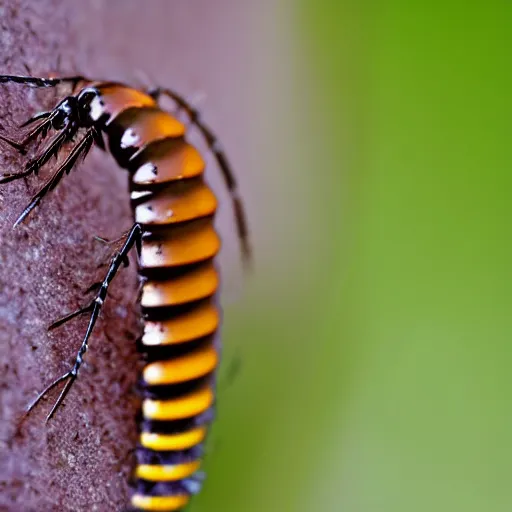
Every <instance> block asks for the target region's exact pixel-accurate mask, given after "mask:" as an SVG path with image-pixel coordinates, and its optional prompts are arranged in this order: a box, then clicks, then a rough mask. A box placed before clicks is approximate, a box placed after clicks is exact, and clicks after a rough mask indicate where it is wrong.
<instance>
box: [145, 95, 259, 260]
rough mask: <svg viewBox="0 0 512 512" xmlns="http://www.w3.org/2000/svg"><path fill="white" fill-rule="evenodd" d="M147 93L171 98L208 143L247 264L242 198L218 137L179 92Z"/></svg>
mask: <svg viewBox="0 0 512 512" xmlns="http://www.w3.org/2000/svg"><path fill="white" fill-rule="evenodd" d="M148 94H149V95H150V96H152V97H153V98H154V99H155V100H156V101H158V99H159V98H160V96H162V95H165V96H167V97H168V98H170V99H171V100H173V101H174V102H175V103H176V104H177V105H178V106H179V107H180V108H181V109H183V110H184V111H185V112H186V113H187V115H188V117H189V119H190V123H191V124H192V125H193V126H195V127H196V128H197V129H198V130H199V132H200V133H201V135H202V136H203V138H204V140H205V141H206V144H207V145H208V147H209V149H210V151H212V153H213V155H214V157H215V160H216V161H217V164H218V166H219V168H220V170H221V173H222V175H223V177H224V182H225V184H226V188H227V189H228V192H229V194H230V196H231V201H232V204H233V211H234V213H235V221H236V225H237V231H238V238H239V240H240V245H241V249H242V255H243V258H244V262H245V263H246V264H247V265H248V264H249V263H250V260H251V253H252V251H251V247H250V245H249V233H248V229H247V220H246V214H245V209H244V206H243V203H242V200H241V199H240V197H239V195H238V187H237V183H236V179H235V176H234V173H233V171H232V168H231V164H230V163H229V161H228V158H227V156H226V153H225V152H224V150H223V149H222V147H221V145H220V143H219V139H218V137H217V136H216V135H215V134H214V133H213V131H212V130H211V129H210V128H209V127H208V126H207V125H206V124H205V123H204V122H203V121H202V119H201V115H200V113H199V111H198V110H197V109H196V108H195V107H194V106H193V105H191V104H190V102H188V101H187V100H186V99H185V98H183V96H181V95H180V94H178V93H176V92H174V91H172V90H170V89H164V88H160V87H157V88H155V89H152V90H150V91H149V92H148Z"/></svg>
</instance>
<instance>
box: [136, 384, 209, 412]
mask: <svg viewBox="0 0 512 512" xmlns="http://www.w3.org/2000/svg"><path fill="white" fill-rule="evenodd" d="M213 400H214V396H213V391H212V390H211V388H210V387H209V386H207V387H204V388H201V389H199V390H197V391H194V392H192V393H189V394H187V395H184V396H181V397H180V398H173V399H171V400H152V399H149V398H147V399H145V400H144V401H143V402H142V414H143V416H144V418H146V419H148V420H163V421H164V420H165V421H172V420H181V419H185V418H190V417H192V416H196V415H198V414H201V413H203V412H205V411H206V410H208V409H209V408H210V407H211V405H212V404H213Z"/></svg>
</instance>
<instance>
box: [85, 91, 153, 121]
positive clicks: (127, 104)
mask: <svg viewBox="0 0 512 512" xmlns="http://www.w3.org/2000/svg"><path fill="white" fill-rule="evenodd" d="M97 89H98V91H99V92H100V93H101V96H98V97H96V98H94V99H93V101H92V104H91V117H92V118H93V119H99V118H100V117H101V116H103V115H104V114H107V115H108V116H109V120H108V124H110V123H112V122H113V121H115V119H116V118H117V116H118V115H119V114H120V113H121V112H124V111H125V110H126V109H129V108H145V107H155V106H156V102H155V100H154V99H153V98H152V97H151V96H149V95H148V94H146V93H144V92H142V91H139V90H137V89H132V88H131V87H126V86H125V85H121V84H115V83H107V84H102V85H101V84H100V85H99V86H98V87H97Z"/></svg>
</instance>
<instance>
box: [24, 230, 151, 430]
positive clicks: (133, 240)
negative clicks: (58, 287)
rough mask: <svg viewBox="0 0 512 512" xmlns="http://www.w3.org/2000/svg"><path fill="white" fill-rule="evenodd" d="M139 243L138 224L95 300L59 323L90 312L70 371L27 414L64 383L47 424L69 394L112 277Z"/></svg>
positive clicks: (48, 389)
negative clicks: (87, 311)
mask: <svg viewBox="0 0 512 512" xmlns="http://www.w3.org/2000/svg"><path fill="white" fill-rule="evenodd" d="M141 241H142V228H141V226H140V224H135V225H134V226H133V227H132V229H131V230H130V233H129V235H128V237H127V238H126V241H125V243H124V245H123V247H122V248H121V250H120V251H119V252H118V253H117V254H116V255H115V256H114V257H113V258H112V262H111V264H110V267H109V269H108V271H107V274H106V276H105V279H104V280H103V283H102V285H101V288H100V290H99V291H98V293H97V295H96V297H95V299H94V300H93V301H92V302H91V304H90V305H89V306H88V308H84V309H83V310H79V311H78V312H75V313H72V314H71V315H68V316H67V317H65V318H64V319H62V320H61V321H59V322H60V323H59V325H61V324H62V323H63V322H64V321H67V320H70V319H71V318H74V317H75V316H77V315H79V314H80V313H83V312H85V311H86V310H90V311H91V317H90V319H89V324H88V326H87V330H86V332H85V335H84V338H83V340H82V344H81V346H80V349H79V351H78V354H77V356H76V360H75V364H74V365H73V367H72V368H71V370H70V371H68V372H66V373H65V374H64V375H62V376H61V377H59V378H58V379H56V380H55V381H53V382H52V383H51V384H50V385H49V386H48V387H47V388H45V389H44V391H42V392H41V393H40V394H39V395H38V396H37V398H36V399H35V400H34V401H33V402H32V403H31V404H30V406H29V408H28V410H27V414H28V413H29V412H30V411H31V410H32V409H33V408H34V407H35V406H36V405H37V404H38V403H39V402H40V401H41V399H42V398H43V397H44V396H45V395H46V394H47V393H48V392H49V391H51V390H52V389H53V388H54V387H55V386H57V385H58V384H60V383H61V382H64V381H65V382H66V384H65V386H64V388H63V389H62V391H61V393H60V395H59V397H58V398H57V400H56V401H55V404H54V405H53V407H52V409H51V410H50V413H49V414H48V416H47V417H46V421H47V422H48V421H49V420H50V419H51V418H52V416H53V415H54V414H55V411H56V410H57V409H58V407H59V406H60V404H61V403H62V401H63V400H64V398H65V397H66V395H67V394H68V393H69V391H70V389H71V387H72V385H73V383H74V382H75V381H76V379H77V376H78V372H79V370H80V367H81V366H82V363H83V361H84V355H85V353H86V352H87V349H88V343H89V338H90V337H91V334H92V331H93V329H94V326H95V325H96V322H97V320H98V317H99V314H100V311H101V308H102V307H103V304H104V303H105V300H106V298H107V295H108V288H109V285H110V283H111V282H112V280H113V279H114V277H115V276H116V274H117V272H118V270H119V268H120V267H121V265H122V264H123V262H124V260H125V259H126V257H127V255H128V253H129V252H130V250H131V249H132V248H133V246H135V247H136V248H137V252H138V254H140V250H141Z"/></svg>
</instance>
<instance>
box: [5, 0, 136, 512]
mask: <svg viewBox="0 0 512 512" xmlns="http://www.w3.org/2000/svg"><path fill="white" fill-rule="evenodd" d="M63 3H64V2H51V1H48V2H46V1H39V0H38V1H37V2H16V1H8V2H2V3H1V7H0V19H1V27H2V28H1V33H0V62H1V64H0V69H1V70H2V72H21V73H25V72H26V71H25V66H28V68H29V69H30V70H32V72H33V73H34V74H37V73H41V74H44V73H45V68H46V69H48V70H49V71H52V70H54V69H55V66H56V62H57V56H58V55H61V62H67V64H68V65H70V64H73V62H74V57H73V53H74V49H75V48H76V47H77V46H76V44H77V37H76V34H72V33H70V27H69V24H68V22H67V17H68V16H69V11H66V10H64V9H63V8H62V5H61V4H63ZM68 71H72V69H68ZM0 94H1V101H0V123H1V125H2V128H3V129H5V130H8V131H9V132H11V133H12V132H13V130H14V129H15V128H14V125H15V123H17V122H19V121H21V120H23V119H24V118H26V117H27V114H28V115H30V113H31V112H35V111H37V110H39V109H40V108H45V107H50V106H51V104H52V103H53V101H54V99H55V96H54V92H53V91H52V90H45V91H40V92H37V93H34V92H32V91H31V90H27V89H25V88H22V87H19V86H15V85H13V86H8V87H2V88H1V93H0ZM23 161H24V160H23V159H22V158H20V157H19V156H17V155H16V153H15V151H13V150H11V149H10V148H8V147H6V146H5V145H1V146H0V168H1V170H2V172H5V171H16V170H17V169H20V168H21V166H22V165H23ZM45 176H47V172H45V173H43V174H42V176H40V177H39V178H35V179H31V180H29V181H28V183H24V182H23V181H20V182H15V183H13V184H9V185H4V186H2V188H1V190H0V240H1V243H0V347H1V352H0V510H2V511H13V512H18V511H19V512H31V511H34V512H35V511H41V512H45V511H57V510H59V511H61V510H62V511H64V510H66V511H67V510H74V511H80V510H84V511H85V510H98V511H114V510H120V507H121V505H122V504H123V502H124V501H125V500H126V498H127V484H126V482H127V474H128V472H129V470H130V455H129V451H130V449H131V448H132V447H133V445H134V442H135V438H136V425H135V412H136V410H137V406H138V404H137V397H136V394H135V393H134V383H135V380H136V378H137V368H136V366H137V354H136V351H135V348H134V341H135V339H136V335H137V330H138V326H137V308H136V304H135V301H134V297H135V292H134V291H135V289H136V277H135V272H134V268H133V267H131V268H129V269H127V270H126V271H123V272H122V274H121V275H120V276H119V278H118V279H117V280H116V282H115V283H114V285H113V288H112V299H111V300H110V301H108V302H107V305H106V307H105V311H104V315H103V318H102V319H101V320H100V322H99V325H98V329H97V330H96V332H95V334H94V337H93V340H92V341H91V345H90V347H91V350H90V352H89V356H88V358H87V364H86V365H85V366H84V367H83V370H82V371H81V374H80V377H79V381H78V382H77V383H76V384H75V386H74V389H73V390H72V392H71V393H70V395H69V398H68V399H67V400H66V404H65V406H64V407H62V408H61V409H60V411H59V412H58V414H57V415H56V417H55V419H54V420H53V421H51V422H50V423H49V425H48V426H45V424H44V418H45V414H46V413H47V412H48V410H49V409H48V407H49V405H50V404H49V403H48V402H45V403H44V404H43V405H42V406H41V407H40V408H39V409H37V410H36V411H35V412H34V414H32V415H31V416H30V417H29V418H28V419H27V421H26V422H25V423H24V425H23V426H22V428H21V430H20V432H19V434H18V435H15V433H16V422H17V420H18V419H19V417H20V415H21V414H22V413H23V408H24V407H25V406H26V405H27V404H28V403H29V402H30V401H31V400H32V399H33V398H34V396H35V393H36V392H37V391H39V390H41V389H42V388H43V387H44V386H45V385H46V384H47V383H48V382H49V380H51V379H52V378H53V377H56V376H58V375H60V374H62V373H63V372H64V371H66V370H67V369H68V367H69V365H70V364H72V361H73V359H74V355H75V354H76V351H77V350H78V347H79V345H80V339H81V337H82V336H83V332H84V328H85V325H86V321H87V319H86V318H83V319H80V320H76V321H73V322H72V323H71V324H69V325H68V326H67V327H64V328H61V329H59V330H56V331H54V332H52V333H50V334H47V332H46V326H47V325H48V324H50V323H51V322H52V321H53V320H54V319H56V318H58V317H59V316H60V315H62V313H64V312H67V311H69V310H72V309H74V308H76V307H77V306H78V305H80V304H84V303H85V301H86V300H87V296H86V295H85V293H84V292H85V291H86V290H87V288H88V287H89V285H90V284H92V283H93V282H94V281H97V280H98V279H99V278H101V276H102V274H103V272H104V271H105V269H104V268H98V265H100V264H101V263H108V260H109V252H108V248H106V247H105V246H102V245H101V244H99V243H98V242H96V241H94V238H93V237H94V235H95V234H101V235H103V236H116V235H119V234H121V233H122V232H123V230H125V229H126V228H127V227H128V226H129V225H130V221H131V218H130V209H129V204H128V201H127V193H126V188H127V183H126V175H124V173H122V172H119V171H117V172H116V169H115V167H113V166H112V163H111V162H110V161H109V160H108V158H105V157H104V156H103V155H100V154H99V153H97V152H94V154H93V155H91V158H90V159H88V161H87V163H86V164H85V165H83V166H81V167H80V168H79V169H77V170H76V171H75V172H73V173H72V174H71V175H70V176H68V177H66V179H65V180H63V182H62V184H61V185H60V186H59V187H58V190H56V191H55V192H54V193H52V194H51V196H49V197H48V198H47V199H46V200H45V201H44V204H43V205H42V206H41V207H40V208H39V209H38V210H37V211H36V212H35V214H34V215H32V216H31V217H30V221H29V222H28V223H27V224H26V225H23V226H21V227H20V228H19V229H17V230H15V231H13V230H12V224H13V221H14V220H15V218H16V215H17V214H19V212H20V211H21V210H22V209H23V207H24V206H25V204H26V203H27V201H28V199H29V198H30V196H31V195H32V194H33V193H34V192H35V191H36V190H37V189H38V187H40V186H41V183H42V182H43V180H44V178H45ZM106 191H107V193H105V192H106ZM55 396H56V395H55V393H54V394H53V395H52V397H53V398H55Z"/></svg>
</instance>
